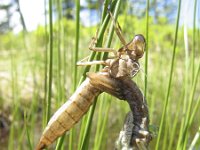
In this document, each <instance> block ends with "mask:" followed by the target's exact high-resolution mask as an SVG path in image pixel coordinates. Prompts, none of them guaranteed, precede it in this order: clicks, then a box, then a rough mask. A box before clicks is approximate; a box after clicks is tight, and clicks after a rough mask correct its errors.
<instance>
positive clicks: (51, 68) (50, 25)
mask: <svg viewBox="0 0 200 150" xmlns="http://www.w3.org/2000/svg"><path fill="white" fill-rule="evenodd" d="M49 32H50V37H49V38H50V39H49V42H50V43H49V44H50V47H49V48H50V53H49V84H48V98H47V114H46V124H47V122H48V120H49V119H50V116H51V90H52V76H53V71H52V70H53V22H52V0H49Z"/></svg>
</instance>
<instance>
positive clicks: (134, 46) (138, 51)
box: [127, 34, 145, 59]
mask: <svg viewBox="0 0 200 150" xmlns="http://www.w3.org/2000/svg"><path fill="white" fill-rule="evenodd" d="M127 51H129V52H128V53H129V55H132V56H133V57H134V59H139V58H141V57H142V56H143V54H144V51H145V38H144V36H143V35H142V34H138V35H136V36H135V37H134V38H133V40H132V41H131V42H130V43H129V44H128V45H127Z"/></svg>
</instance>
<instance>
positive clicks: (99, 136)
mask: <svg viewBox="0 0 200 150" xmlns="http://www.w3.org/2000/svg"><path fill="white" fill-rule="evenodd" d="M106 97H108V96H106ZM101 103H103V101H101ZM105 105H106V106H105V108H104V109H103V108H101V109H102V110H101V111H104V117H103V118H102V119H101V120H98V122H99V126H98V127H97V130H98V131H99V132H98V133H96V135H95V141H96V142H95V145H94V150H99V149H101V145H102V141H103V135H104V133H105V129H106V125H107V121H108V114H109V110H110V106H111V98H110V99H107V100H106V104H105ZM100 115H101V116H102V113H101V114H100ZM100 115H99V116H100Z"/></svg>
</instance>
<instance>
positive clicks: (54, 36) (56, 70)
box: [0, 1, 200, 150]
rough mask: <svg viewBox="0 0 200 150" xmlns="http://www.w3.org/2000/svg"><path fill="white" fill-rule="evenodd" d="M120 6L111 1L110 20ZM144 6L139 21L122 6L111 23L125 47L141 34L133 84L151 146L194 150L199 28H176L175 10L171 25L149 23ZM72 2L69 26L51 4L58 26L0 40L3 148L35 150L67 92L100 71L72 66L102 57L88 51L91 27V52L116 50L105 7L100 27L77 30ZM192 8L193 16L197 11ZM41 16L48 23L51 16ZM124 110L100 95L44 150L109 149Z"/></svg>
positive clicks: (199, 101) (122, 104)
mask: <svg viewBox="0 0 200 150" xmlns="http://www.w3.org/2000/svg"><path fill="white" fill-rule="evenodd" d="M120 2H121V1H113V3H112V8H111V10H112V12H113V14H114V17H115V18H117V16H118V13H119V10H121V9H120ZM148 3H149V1H147V5H146V7H147V9H146V17H144V18H141V19H138V18H136V17H134V16H131V15H128V14H127V12H126V10H128V7H129V6H128V5H127V6H126V8H124V9H123V10H121V12H120V13H119V16H118V18H117V20H118V22H119V23H120V25H121V28H122V31H123V33H124V35H125V38H126V40H127V41H128V40H131V38H133V35H134V34H138V33H141V34H143V35H146V39H147V49H146V55H145V57H143V58H142V59H141V61H140V64H141V68H142V69H141V72H140V73H139V74H138V75H137V76H136V77H135V78H134V79H133V80H134V81H136V82H137V84H138V86H139V87H140V89H141V90H142V91H143V92H144V94H145V95H146V98H147V101H148V106H149V114H150V123H151V127H152V128H159V129H158V131H156V130H155V131H154V132H158V135H157V136H156V137H154V139H153V141H152V142H151V143H150V148H151V149H177V150H179V149H181V150H182V149H188V148H190V149H193V148H194V149H199V147H200V142H199V126H200V120H199V118H198V116H199V115H200V111H199V106H200V96H199V90H200V85H199V84H198V83H199V73H200V61H199V57H200V55H199V53H198V52H199V46H200V45H199V37H200V36H199V33H200V32H199V28H197V26H198V24H199V22H198V20H194V26H193V29H190V28H187V26H186V25H185V26H184V28H183V27H181V26H179V23H178V21H179V17H178V16H179V11H178V10H177V14H178V15H177V23H176V24H175V25H174V24H172V25H170V24H154V23H153V19H152V18H151V17H150V16H149V14H148V11H149V9H148V7H151V5H149V4H148ZM179 3H181V1H179ZM196 3H198V2H197V1H196ZM76 4H77V6H76V8H77V9H76V15H77V20H76V21H72V20H68V19H65V18H64V17H63V16H62V12H61V2H60V1H58V2H57V3H56V11H57V12H58V14H57V15H58V18H59V20H58V21H57V22H55V23H51V24H49V25H47V26H46V27H38V29H37V30H36V31H33V32H31V33H27V34H26V36H25V42H26V43H24V39H23V36H22V33H20V34H18V35H13V34H12V33H9V34H7V35H1V36H0V40H1V43H2V44H1V54H0V58H1V59H0V65H1V68H0V82H1V85H2V87H1V89H0V90H1V91H0V114H4V115H5V116H7V118H8V120H10V124H9V129H10V130H9V131H10V132H9V135H8V136H6V137H3V138H4V139H5V141H4V142H3V143H2V142H1V141H0V142H1V143H0V145H3V146H4V148H3V149H10V150H12V149H34V148H35V146H36V144H37V142H38V140H39V137H40V135H41V134H42V131H43V127H44V126H45V125H44V124H46V123H47V118H49V117H50V116H51V115H52V114H53V113H54V112H55V111H56V110H57V108H58V107H59V106H61V105H62V104H63V103H64V102H65V101H66V100H67V99H68V98H69V97H70V96H71V95H72V94H73V92H74V90H75V89H76V87H77V86H78V85H80V83H81V82H82V81H83V80H84V79H85V73H86V72H88V71H91V72H92V71H98V69H101V66H98V67H96V66H93V67H91V68H90V67H76V65H75V62H76V61H77V60H79V59H82V58H84V57H86V56H88V55H89V56H90V58H89V60H90V61H91V60H93V59H105V58H106V57H107V54H98V53H95V52H90V51H89V50H88V45H89V42H90V40H91V37H92V36H95V34H96V31H97V29H99V30H98V35H97V39H98V42H97V46H100V47H114V48H116V49H117V48H119V47H120V46H121V45H120V41H119V40H118V38H117V36H116V34H114V32H113V25H112V21H111V20H110V17H109V15H108V14H107V9H106V8H107V6H108V4H109V1H105V5H104V10H103V12H102V15H101V16H102V18H101V23H100V24H99V25H98V26H93V27H83V26H82V25H81V24H80V22H79V20H78V18H79V17H78V16H79V12H80V11H79V7H80V6H79V1H77V3H76ZM50 7H51V5H50ZM194 8H195V9H194V18H196V17H195V16H196V13H197V9H196V6H194ZM180 9H181V8H180ZM197 17H199V16H197ZM46 18H49V19H50V20H51V13H50V14H47V16H46ZM161 19H162V18H161ZM195 24H196V25H195ZM74 33H76V34H74ZM142 70H144V71H142ZM3 73H6V76H4V75H3ZM128 111H129V107H128V105H127V103H126V102H122V101H119V100H117V99H116V98H114V97H112V96H109V95H107V94H102V95H101V96H99V97H98V100H97V101H95V103H94V105H93V106H92V107H91V108H90V110H89V111H88V113H87V114H86V115H85V116H84V117H83V118H82V120H81V121H80V122H79V123H77V124H76V125H75V127H74V128H73V134H71V133H70V135H69V134H66V135H65V138H64V137H63V138H61V139H59V140H58V142H57V144H56V143H54V144H53V146H51V147H53V148H55V147H56V149H57V150H60V149H83V150H85V149H95V150H99V149H113V147H114V145H115V141H116V139H117V137H118V135H119V132H120V130H121V128H122V125H123V122H124V119H125V114H126V113H127V112H128ZM47 114H48V116H47ZM0 136H1V135H0Z"/></svg>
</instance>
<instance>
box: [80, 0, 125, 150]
mask: <svg viewBox="0 0 200 150" xmlns="http://www.w3.org/2000/svg"><path fill="white" fill-rule="evenodd" d="M120 3H121V0H118V1H117V3H116V6H115V7H114V6H113V8H115V11H114V18H115V19H116V17H117V14H118V11H119V7H120ZM111 39H112V37H111ZM97 43H98V41H97ZM97 46H98V45H97ZM95 106H96V100H95V101H94V104H93V106H92V108H91V110H90V111H89V117H88V121H87V125H86V130H85V133H84V135H83V142H82V144H81V150H85V149H88V147H89V139H90V131H91V123H92V118H93V114H94V110H95Z"/></svg>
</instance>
